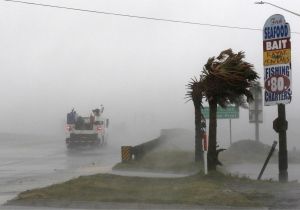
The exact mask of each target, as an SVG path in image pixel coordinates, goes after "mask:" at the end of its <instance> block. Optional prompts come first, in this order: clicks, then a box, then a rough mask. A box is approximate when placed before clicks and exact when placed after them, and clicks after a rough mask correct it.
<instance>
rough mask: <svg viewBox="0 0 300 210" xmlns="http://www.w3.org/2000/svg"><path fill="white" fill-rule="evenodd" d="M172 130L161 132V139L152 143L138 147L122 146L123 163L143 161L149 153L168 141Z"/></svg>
mask: <svg viewBox="0 0 300 210" xmlns="http://www.w3.org/2000/svg"><path fill="white" fill-rule="evenodd" d="M169 132H170V130H161V132H160V137H158V138H156V139H153V140H151V141H147V142H145V143H142V144H139V145H136V146H133V147H132V146H122V147H121V155H122V162H126V161H131V160H140V159H142V158H143V157H144V156H145V155H146V154H147V153H148V152H150V151H151V150H153V149H155V148H157V147H158V146H160V145H161V144H162V143H164V142H165V140H166V139H167V134H168V133H169Z"/></svg>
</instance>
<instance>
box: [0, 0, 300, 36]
mask: <svg viewBox="0 0 300 210" xmlns="http://www.w3.org/2000/svg"><path fill="white" fill-rule="evenodd" d="M2 1H7V2H13V3H19V4H27V5H33V6H42V7H51V8H56V9H66V10H73V11H79V12H88V13H96V14H103V15H114V16H120V17H127V18H136V19H146V20H153V21H163V22H171V23H181V24H190V25H200V26H209V27H217V28H229V29H238V30H251V31H262V30H261V29H259V28H250V27H239V26H229V25H218V24H210V23H199V22H191V21H184V20H173V19H165V18H155V17H146V16H138V15H130V14H122V13H114V12H105V11H99V10H89V9H81V8H74V7H66V6H59V5H52V4H41V3H35V2H28V1H18V0H2ZM291 33H295V34H300V33H299V32H291Z"/></svg>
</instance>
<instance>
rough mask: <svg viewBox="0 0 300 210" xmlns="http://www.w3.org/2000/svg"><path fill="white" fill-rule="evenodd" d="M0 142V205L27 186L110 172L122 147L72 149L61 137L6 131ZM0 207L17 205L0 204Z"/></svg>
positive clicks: (32, 186)
mask: <svg viewBox="0 0 300 210" xmlns="http://www.w3.org/2000/svg"><path fill="white" fill-rule="evenodd" d="M0 141H1V146H0V203H1V204H4V203H5V202H6V201H7V200H9V199H12V198H14V197H15V196H16V195H17V194H18V193H19V192H22V191H25V190H28V189H32V188H36V187H43V186H47V185H50V184H54V183H59V182H63V181H66V180H69V179H71V178H75V177H78V176H80V175H89V174H95V173H105V172H110V171H111V168H112V166H113V165H114V164H115V163H117V162H119V161H120V149H119V147H117V146H112V145H107V146H105V147H103V148H99V149H90V148H85V149H81V150H75V151H72V152H70V151H68V150H67V149H66V147H65V144H64V139H61V138H58V137H43V136H33V135H25V136H22V135H8V134H5V135H0ZM0 209H17V207H13V208H12V207H3V206H1V207H0ZM18 209H28V208H25V207H22V208H19V207H18ZM30 209H32V208H30ZM38 209H40V208H38ZM45 209H46V208H45Z"/></svg>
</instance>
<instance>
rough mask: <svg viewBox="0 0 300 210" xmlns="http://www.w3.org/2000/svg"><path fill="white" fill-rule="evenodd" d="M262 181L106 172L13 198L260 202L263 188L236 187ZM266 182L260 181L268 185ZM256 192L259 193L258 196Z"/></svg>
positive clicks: (267, 195) (264, 200) (265, 195)
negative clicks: (129, 175)
mask: <svg viewBox="0 0 300 210" xmlns="http://www.w3.org/2000/svg"><path fill="white" fill-rule="evenodd" d="M261 183H263V182H257V181H251V180H248V179H245V178H242V179H241V178H237V177H233V176H225V175H223V174H220V173H218V172H216V173H214V174H211V176H209V177H208V176H203V175H200V174H198V175H194V176H190V177H186V178H141V177H124V176H117V175H110V174H98V175H93V176H84V177H79V178H77V179H73V180H70V181H68V182H65V183H62V184H56V185H52V186H49V187H46V188H41V189H34V190H28V191H25V192H23V193H21V194H19V195H18V197H17V198H16V199H14V201H11V203H14V202H19V201H22V202H24V201H25V202H26V201H27V202H29V203H30V202H32V201H38V200H57V201H70V202H72V201H93V202H143V203H165V204H168V203H172V204H197V205H222V206H223V205H226V206H262V205H265V204H266V203H267V202H268V201H269V200H270V199H271V198H272V195H271V194H270V193H268V192H265V191H264V190H260V192H259V194H258V191H257V189H256V190H253V189H252V187H251V188H249V189H248V190H247V189H246V188H247V187H246V188H245V189H244V190H243V191H238V190H237V189H236V186H239V187H240V186H241V184H244V185H245V186H246V185H249V186H253V185H257V186H259V185H261ZM268 184H270V183H264V185H268ZM258 195H259V196H258Z"/></svg>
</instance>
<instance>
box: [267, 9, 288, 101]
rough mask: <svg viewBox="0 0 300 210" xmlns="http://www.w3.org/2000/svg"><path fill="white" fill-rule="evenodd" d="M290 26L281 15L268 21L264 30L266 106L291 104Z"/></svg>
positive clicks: (276, 15) (274, 16) (273, 16)
mask: <svg viewBox="0 0 300 210" xmlns="http://www.w3.org/2000/svg"><path fill="white" fill-rule="evenodd" d="M290 33H291V32H290V26H289V24H288V23H286V22H285V19H284V17H283V16H282V15H280V14H275V15H272V16H271V17H269V18H268V19H267V21H266V22H265V25H264V29H263V48H264V83H265V85H264V87H265V103H264V104H265V106H270V105H276V104H288V103H290V102H291V96H292V88H291V85H292V82H291V79H292V78H291V77H292V74H291V69H292V66H291V42H290Z"/></svg>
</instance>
